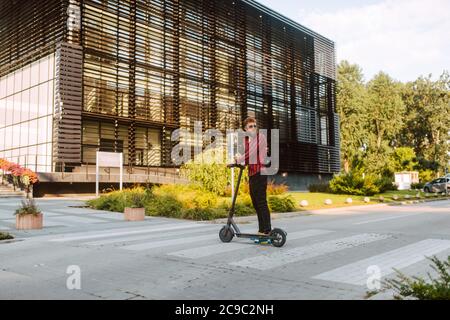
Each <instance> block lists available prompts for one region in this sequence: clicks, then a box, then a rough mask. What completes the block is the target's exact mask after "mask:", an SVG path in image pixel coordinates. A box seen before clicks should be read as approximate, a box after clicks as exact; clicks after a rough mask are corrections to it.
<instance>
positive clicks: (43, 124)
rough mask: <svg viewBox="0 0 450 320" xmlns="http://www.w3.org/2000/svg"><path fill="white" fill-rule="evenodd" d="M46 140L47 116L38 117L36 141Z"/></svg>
mask: <svg viewBox="0 0 450 320" xmlns="http://www.w3.org/2000/svg"><path fill="white" fill-rule="evenodd" d="M45 142H47V117H43V118H39V119H38V141H37V143H45Z"/></svg>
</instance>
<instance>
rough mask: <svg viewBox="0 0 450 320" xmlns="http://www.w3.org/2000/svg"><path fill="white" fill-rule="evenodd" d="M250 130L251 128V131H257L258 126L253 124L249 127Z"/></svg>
mask: <svg viewBox="0 0 450 320" xmlns="http://www.w3.org/2000/svg"><path fill="white" fill-rule="evenodd" d="M248 128H249V129H253V128H255V129H256V128H257V126H256V124H251V125H249V126H248Z"/></svg>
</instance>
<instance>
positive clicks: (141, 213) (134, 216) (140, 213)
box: [124, 208, 145, 221]
mask: <svg viewBox="0 0 450 320" xmlns="http://www.w3.org/2000/svg"><path fill="white" fill-rule="evenodd" d="M124 218H125V220H126V221H144V219H145V208H125V211H124Z"/></svg>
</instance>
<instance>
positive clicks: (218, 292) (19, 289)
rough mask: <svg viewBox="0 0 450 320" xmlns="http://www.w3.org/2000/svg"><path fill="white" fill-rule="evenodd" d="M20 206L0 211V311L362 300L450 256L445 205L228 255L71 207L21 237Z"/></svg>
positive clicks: (211, 227)
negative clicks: (9, 303) (5, 236)
mask: <svg viewBox="0 0 450 320" xmlns="http://www.w3.org/2000/svg"><path fill="white" fill-rule="evenodd" d="M18 204H19V199H0V231H2V230H4V231H9V232H11V233H13V234H14V235H15V236H16V241H14V242H9V243H5V242H2V243H0V288H1V289H0V299H365V298H367V297H366V294H367V292H368V291H372V290H371V289H374V288H376V287H377V284H378V283H379V280H380V279H385V277H392V276H393V275H394V273H393V268H396V269H399V270H401V271H403V272H405V273H407V274H410V275H424V274H426V272H427V271H430V268H429V261H428V260H426V258H425V257H426V256H433V255H437V256H438V257H441V258H443V257H447V256H448V255H449V254H450V201H449V200H444V201H435V202H428V203H420V204H414V205H403V206H387V205H381V206H380V205H377V206H365V207H353V208H344V209H333V210H326V211H320V212H317V213H315V214H312V215H294V216H291V217H285V218H279V219H276V220H274V221H273V226H276V227H281V228H283V229H285V230H286V231H287V232H288V241H287V244H286V245H285V246H284V247H283V248H281V249H280V248H274V247H272V246H270V245H269V246H268V245H256V244H253V243H252V242H250V241H248V240H245V239H234V240H233V242H232V243H229V244H223V243H221V242H220V240H219V239H218V231H219V229H220V227H221V225H220V224H212V223H203V222H188V221H180V220H172V219H165V218H147V219H146V220H145V221H143V222H124V221H123V220H122V215H121V214H116V213H109V212H102V211H94V210H90V209H86V208H79V206H82V205H83V203H82V202H81V201H75V200H67V199H65V200H38V205H39V206H40V207H41V209H42V210H43V212H44V214H45V222H44V225H45V228H44V229H43V230H41V231H29V232H17V231H15V230H13V228H14V216H13V212H14V209H15V208H16V207H17V205H18ZM250 220H253V221H254V219H250ZM253 221H251V222H249V223H245V224H242V225H241V226H242V229H243V231H249V232H252V231H255V230H256V229H257V228H256V224H255V222H253ZM269 293H270V294H269ZM390 297H391V294H390V293H389V292H387V293H385V294H379V295H376V296H374V297H372V299H374V298H375V299H387V298H390Z"/></svg>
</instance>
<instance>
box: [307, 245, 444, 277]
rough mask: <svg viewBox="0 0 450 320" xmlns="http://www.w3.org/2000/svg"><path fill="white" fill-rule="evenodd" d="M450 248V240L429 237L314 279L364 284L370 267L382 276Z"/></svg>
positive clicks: (322, 274)
mask: <svg viewBox="0 0 450 320" xmlns="http://www.w3.org/2000/svg"><path fill="white" fill-rule="evenodd" d="M447 249H450V241H449V240H437V239H427V240H423V241H420V242H417V243H413V244H410V245H407V246H405V247H401V248H398V249H395V250H392V251H389V252H386V253H383V254H380V255H376V256H373V257H370V258H367V259H363V260H360V261H357V262H354V263H351V264H348V265H345V266H342V267H339V268H336V269H333V270H330V271H327V272H324V273H321V274H319V275H317V276H314V277H313V278H314V279H318V280H327V281H333V282H341V283H347V284H353V285H364V284H366V282H367V279H368V277H369V275H368V268H369V267H371V266H375V267H378V268H379V270H380V272H381V277H385V276H386V275H389V274H391V273H393V272H394V270H393V269H401V268H406V267H408V266H410V265H412V264H415V263H417V262H420V261H422V260H424V259H425V257H427V256H432V255H435V254H438V253H439V252H442V251H445V250H447Z"/></svg>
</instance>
